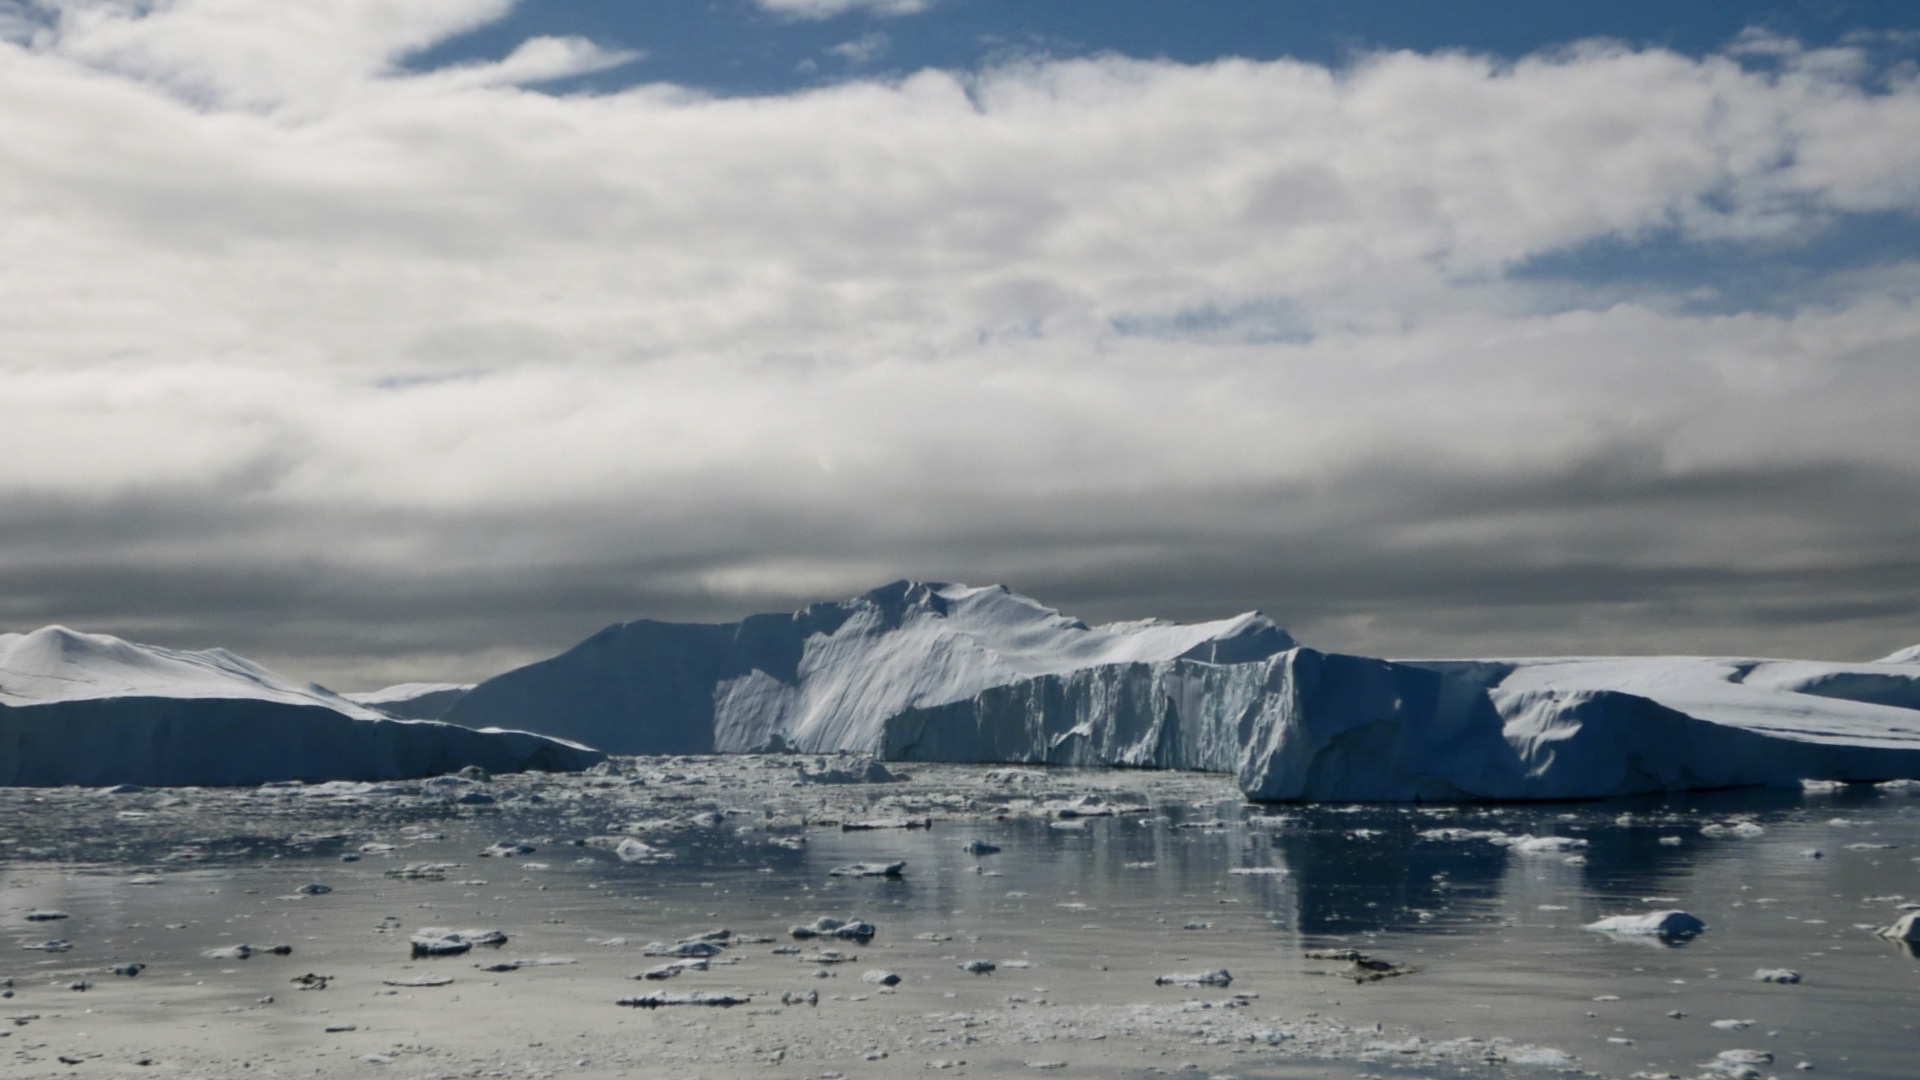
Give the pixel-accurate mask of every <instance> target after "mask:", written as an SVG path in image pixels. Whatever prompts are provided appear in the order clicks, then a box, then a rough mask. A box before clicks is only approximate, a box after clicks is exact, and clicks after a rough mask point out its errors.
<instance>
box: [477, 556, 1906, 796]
mask: <svg viewBox="0 0 1920 1080" xmlns="http://www.w3.org/2000/svg"><path fill="white" fill-rule="evenodd" d="M1898 655H1904V654H1896V656H1898ZM446 717H447V719H449V720H451V721H454V722H457V723H463V724H481V723H485V724H499V725H511V726H516V727H527V728H532V729H535V730H541V731H547V732H551V733H554V734H557V735H561V736H564V737H567V738H572V739H577V740H580V741H582V742H587V743H591V744H594V745H597V746H601V747H603V748H605V749H608V750H613V751H620V752H632V753H686V752H704V751H721V752H730V751H751V750H764V749H785V748H791V749H797V750H803V751H807V752H830V751H835V750H861V751H869V752H873V753H876V754H878V755H879V756H881V757H883V758H887V759H891V760H919V761H977V762H1008V763H1018V762H1034V763H1040V762H1046V763H1055V764H1085V765H1133V766H1141V767H1157V768H1186V769H1202V770H1208V771H1218V772H1231V773H1235V774H1236V775H1237V776H1238V777H1239V780H1240V784H1241V787H1242V789H1243V790H1245V791H1246V793H1247V794H1248V796H1249V797H1251V798H1255V799H1263V800H1301V799H1312V800H1413V799H1420V800H1449V799H1568V798H1597V797H1606V796H1613V795H1626V794H1640V793H1648V792H1659V791H1675V790H1688V789H1697V788H1716V787H1734V786H1742V785H1753V784H1792V783H1796V782H1798V781H1799V780H1801V779H1830V780H1861V781H1865V780H1886V779H1895V778H1902V777H1917V776H1920V665H1915V664H1912V663H1904V662H1899V661H1896V660H1895V658H1889V659H1888V660H1887V661H1882V662H1878V663H1872V664H1825V663H1813V662H1802V661H1766V660H1741V659H1714V658H1692V657H1649V658H1604V659H1582V658H1560V659H1544V660H1541V659H1523V660H1423V661H1387V660H1378V659H1372V658H1367V657H1358V656H1342V655H1339V654H1331V653H1322V652H1319V651H1316V650H1313V649H1309V648H1305V647H1301V646H1299V645H1297V643H1295V642H1294V641H1293V639H1292V638H1291V637H1289V636H1288V635H1287V634H1286V632H1285V631H1283V630H1281V629H1279V628H1278V627H1276V626H1274V625H1273V623H1272V622H1270V621H1269V620H1267V619H1266V618H1265V617H1264V616H1261V615H1258V614H1252V613H1250V614H1247V615H1242V616H1239V617H1237V618H1233V619H1228V620H1223V621H1221V622H1214V623H1202V624H1196V625H1176V624H1170V623H1162V622H1154V621H1148V622H1138V623H1117V624H1112V625H1107V626H1098V627H1089V626H1087V625H1086V624H1085V623H1082V622H1080V621H1079V620H1077V619H1072V618H1068V617H1066V616H1063V615H1061V614H1060V613H1059V612H1056V611H1054V610H1052V609H1050V608H1046V607H1043V606H1041V605H1040V604H1038V603H1036V602H1035V601H1033V600H1030V599H1027V598H1026V597H1022V596H1019V595H1017V594H1015V593H1012V592H1009V591H1008V590H1006V589H1004V588H1000V587H992V588H970V587H967V586H962V585H946V584H922V583H913V582H896V583H894V584H892V585H888V586H885V587H883V588H880V589H876V590H874V591H873V592H870V593H867V594H866V595H864V596H861V597H857V598H855V599H853V600H849V601H844V602H839V603H829V604H815V605H813V606H811V607H808V608H806V609H804V610H802V611H799V612H795V613H793V614H791V615H757V616H752V617H750V618H747V619H745V620H742V621H741V622H738V623H729V624H724V625H706V624H679V623H662V622H653V621H650V620H642V621H638V622H631V623H623V624H620V625H617V626H611V627H608V628H607V629H605V630H603V631H601V632H600V633H598V634H595V635H594V636H593V637H591V638H589V639H587V640H586V641H584V642H582V643H581V644H579V645H578V646H575V647H574V648H573V649H570V650H568V651H567V652H565V653H563V654H561V655H559V656H557V657H554V658H552V659H550V660H546V661H542V662H540V663H537V664H533V665H529V666H527V667H524V668H520V669H518V670H516V671H512V672H508V673H506V674H505V675H502V676H499V677H498V678H495V679H492V680H489V681H487V682H484V683H481V684H480V685H479V686H477V687H475V688H474V689H473V690H471V691H469V692H468V693H466V694H465V695H464V696H462V697H460V698H459V699H458V700H456V701H455V703H454V704H453V706H452V707H451V708H450V709H449V710H448V712H447V714H446Z"/></svg>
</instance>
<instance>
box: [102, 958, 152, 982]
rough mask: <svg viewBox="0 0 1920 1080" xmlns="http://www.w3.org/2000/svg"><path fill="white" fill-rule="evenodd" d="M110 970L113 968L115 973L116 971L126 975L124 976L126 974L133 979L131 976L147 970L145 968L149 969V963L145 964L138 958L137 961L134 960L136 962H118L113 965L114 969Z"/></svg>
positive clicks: (117, 973)
mask: <svg viewBox="0 0 1920 1080" xmlns="http://www.w3.org/2000/svg"><path fill="white" fill-rule="evenodd" d="M110 970H112V972H113V973H114V974H115V975H124V976H126V977H127V978H129V979H131V978H133V977H134V976H135V975H138V974H140V973H141V972H143V971H145V970H147V965H145V964H142V963H140V962H139V961H137V960H136V961H134V962H133V963H131V964H116V965H115V966H114V967H113V968H112V969H110Z"/></svg>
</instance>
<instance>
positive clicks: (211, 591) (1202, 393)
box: [0, 0, 1920, 687]
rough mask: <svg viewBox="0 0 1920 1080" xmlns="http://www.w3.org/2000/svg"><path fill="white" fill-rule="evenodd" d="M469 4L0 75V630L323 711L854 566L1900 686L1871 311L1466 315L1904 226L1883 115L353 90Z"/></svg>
mask: <svg viewBox="0 0 1920 1080" xmlns="http://www.w3.org/2000/svg"><path fill="white" fill-rule="evenodd" d="M502 10H504V5H503V4H502V3H497V2H480V0H473V2H464V3H463V2H456V0H436V2H435V3H430V4H424V5H422V4H404V5H400V4H379V3H373V2H371V0H360V2H358V3H354V4H347V5H334V4H327V5H321V4H312V5H305V4H289V5H275V6H273V7H270V8H258V7H254V6H252V5H228V4H216V3H206V2H201V3H193V2H182V3H176V4H169V5H160V6H152V7H151V8H147V7H138V8H136V7H132V6H129V5H125V4H116V5H105V4H69V5H66V6H63V7H61V8H60V9H59V11H58V17H57V19H55V20H54V21H53V23H52V29H51V30H48V31H46V32H45V33H42V34H39V35H37V36H34V37H32V38H31V39H29V40H27V41H25V42H24V43H23V42H21V41H19V40H15V41H13V42H12V43H0V123H3V124H4V125H5V128H6V130H7V132H8V137H7V139H6V140H4V141H0V212H4V213H5V214H6V217H7V220H8V221H9V228H8V229H7V230H5V231H3V232H0V357H4V358H5V359H4V360H3V361H0V515H3V516H4V519H5V520H7V521H8V522H9V527H8V529H7V530H5V531H4V533H0V566H4V567H6V568H7V570H6V572H5V574H4V575H0V595H3V596H5V597H6V600H5V601H4V602H3V603H0V610H3V611H4V613H5V618H6V621H7V624H8V625H10V626H13V627H18V628H26V627H29V626H32V625H38V624H39V623H42V622H49V621H63V622H69V623H73V624H78V625H85V626H88V627H94V628H100V629H109V630H115V631H117V632H126V633H129V634H131V635H133V636H136V637H145V638H147V639H150V640H160V641H162V642H163V643H178V644H213V643H220V644H227V645H229V646H232V647H235V648H238V649H240V650H242V651H246V652H251V653H258V654H261V655H262V656H264V657H266V658H267V659H270V660H274V661H276V662H279V663H282V664H284V665H286V666H287V667H288V668H289V669H290V670H293V671H295V672H298V673H300V674H303V675H307V676H308V677H316V676H317V677H322V678H324V679H328V680H336V681H340V682H342V683H344V684H346V685H347V686H348V687H351V686H353V685H355V684H357V683H366V682H373V681H378V680H380V679H383V678H387V677H389V676H391V677H396V678H397V677H400V676H404V675H417V676H420V677H440V676H443V675H444V676H471V675H478V674H485V673H487V672H486V670H482V669H485V668H487V667H488V666H489V665H498V664H501V663H504V662H506V661H507V660H508V659H510V658H514V657H524V656H532V655H537V654H539V653H541V652H543V651H547V650H551V649H554V648H557V647H560V646H562V645H564V644H566V643H568V642H569V641H570V640H572V639H573V638H576V637H578V636H581V635H583V634H584V633H585V632H587V631H590V630H591V629H593V628H594V627H595V626H597V625H599V624H600V623H603V622H606V621H611V620H612V619H614V618H622V617H633V616H637V615H641V614H658V615H674V616H682V617H713V616H722V615H728V616H730V615H738V614H741V613H744V612H745V611H748V610H753V609H756V608H761V607H766V606H775V607H781V606H788V605H791V604H796V603H798V602H801V601H804V600H806V599H808V598H810V597H816V596H821V595H839V594H844V593H848V592H851V591H855V590H858V589H861V588H865V587H868V586H870V585H871V584H875V583H878V582H880V581H883V580H886V579H888V578H891V577H896V576H901V575H916V576H926V577H945V578H957V579H961V580H968V579H973V580H980V581H985V580H1006V581H1008V582H1010V583H1011V584H1014V585H1016V586H1019V587H1022V588H1026V589H1029V590H1031V591H1033V592H1034V593H1036V594H1037V595H1040V596H1042V597H1043V598H1046V599H1049V600H1051V601H1054V602H1058V603H1061V604H1063V605H1070V606H1072V607H1073V608H1074V609H1075V610H1076V611H1077V612H1078V613H1082V614H1085V615H1087V616H1089V617H1093V618H1105V617H1135V616H1141V615H1148V614H1164V615H1174V616H1199V615H1207V614H1219V613H1222V612H1225V611H1228V610H1235V609H1239V608H1243V607H1248V606H1261V607H1265V608H1267V609H1269V610H1270V611H1272V613H1273V614H1275V615H1276V617H1278V618H1280V619H1282V620H1283V621H1287V622H1292V623H1294V624H1296V626H1297V627H1298V628H1299V629H1301V630H1302V631H1303V632H1304V633H1305V634H1306V636H1307V638H1308V640H1311V641H1316V642H1319V643H1322V644H1327V645H1331V646H1336V647H1338V646H1348V647H1354V648H1361V647H1365V648H1369V649H1373V650H1376V651H1381V652H1400V653H1407V652H1428V653H1432V652H1448V651H1457V650H1459V649H1465V648H1468V647H1469V646H1471V647H1472V648H1474V649H1476V650H1477V649H1482V648H1485V649H1494V648H1498V649H1501V650H1503V651H1513V650H1521V649H1526V648H1528V647H1529V645H1528V644H1527V643H1529V642H1536V643H1551V644H1552V647H1554V648H1568V649H1577V648H1635V647H1640V646H1642V645H1644V644H1645V643H1648V642H1654V641H1657V642H1659V644H1660V646H1661V647H1663V648H1665V647H1672V648H1680V647H1692V648H1698V649H1702V650H1705V651H1755V650H1760V649H1762V648H1765V649H1769V650H1774V651H1783V652H1800V653H1806V654H1815V655H1847V654H1852V655H1860V656H1871V655H1880V654H1884V653H1885V652H1887V651H1889V650H1890V649H1892V648H1893V647H1895V646H1898V645H1901V644H1910V643H1911V642H1910V641H1908V640H1907V639H1908V638H1913V639H1916V640H1920V622H1917V621H1916V620H1920V590H1916V589H1915V588H1914V587H1913V585H1912V582H1913V581H1914V580H1915V578H1914V577H1913V575H1912V573H1911V570H1912V558H1911V555H1910V554H1909V549H1910V547H1911V537H1912V536H1913V535H1914V527H1915V525H1916V524H1917V523H1916V522H1915V521H1914V520H1913V517H1912V513H1911V512H1910V511H1908V510H1906V509H1903V508H1904V507H1910V506H1914V505H1917V504H1916V503H1915V501H1914V500H1912V499H1911V497H1910V496H1911V494H1912V493H1913V492H1914V491H1915V490H1916V480H1915V478H1916V477H1920V431H1916V429H1915V425H1913V424H1912V422H1911V412H1912V406H1913V403H1914V402H1915V401H1916V400H1920V369H1916V368H1915V366H1914V365H1913V364H1912V363H1911V357H1912V353H1913V348H1914V345H1915V343H1916V342H1920V304H1917V301H1920V265H1916V262H1915V261H1913V260H1899V259H1895V260H1892V261H1883V262H1880V263H1877V264H1874V265H1863V266H1850V267H1845V268H1843V270H1842V271H1839V272H1833V273H1827V274H1823V275H1818V276H1817V277H1816V279H1814V280H1811V281H1809V282H1808V284H1807V285H1806V288H1805V290H1804V291H1803V292H1801V293H1798V294H1791V295H1787V296H1785V297H1775V298H1773V300H1772V301H1771V302H1770V303H1769V305H1768V307H1767V308H1766V309H1765V310H1726V309H1724V308H1721V309H1715V310H1713V311H1710V312H1703V311H1700V310H1698V309H1697V307H1692V306H1689V305H1688V304H1687V303H1685V302H1683V301H1684V297H1681V296H1679V295H1677V294H1676V295H1662V294H1660V293H1659V292H1658V290H1657V289H1655V290H1652V291H1643V292H1636V293H1633V294H1632V295H1631V296H1630V297H1627V298H1623V297H1622V296H1621V295H1620V294H1619V293H1618V291H1617V290H1614V291H1608V292H1607V293H1605V294H1604V299H1597V300H1590V301H1589V300H1583V298H1582V294H1581V293H1580V292H1579V290H1577V289H1575V290H1568V289H1566V288H1564V287H1555V288H1546V287H1543V285H1542V284H1541V283H1540V282H1539V281H1537V280H1532V279H1529V278H1528V277H1527V276H1526V275H1524V274H1519V273H1516V271H1517V269H1519V268H1523V267H1526V266H1529V265H1532V263H1533V262H1534V261H1536V260H1538V259H1540V258H1542V257H1543V256H1548V255H1552V254H1554V253H1559V252H1566V251H1571V250H1578V249H1580V248H1581V246H1582V245H1590V244H1594V243H1597V242H1607V243H1615V244H1621V245H1626V246H1628V247H1629V248H1630V247H1631V246H1632V245H1633V244H1635V243H1639V242H1641V241H1644V240H1646V239H1647V238H1650V237H1657V238H1660V242H1662V243H1669V244H1672V243H1678V244H1703V245H1711V246H1713V247H1714V250H1723V251H1727V252H1730V253H1732V254H1731V255H1730V256H1729V257H1731V258H1744V257H1746V256H1747V255H1748V254H1749V253H1751V252H1764V251H1766V250H1775V249H1778V247H1779V246H1780V245H1783V244H1784V245H1791V244H1794V243H1797V242H1799V241H1798V240H1796V238H1797V237H1806V236H1814V235H1818V234H1820V233H1821V231H1822V230H1824V229H1827V228H1828V227H1829V226H1830V225H1831V223H1833V222H1834V221H1837V220H1848V219H1850V217H1851V216H1855V215H1861V214H1870V213H1871V214H1891V215H1898V216H1902V217H1905V218H1911V217H1912V216H1914V215H1915V214H1916V213H1917V212H1920V180H1917V179H1916V177H1920V83H1917V82H1916V81H1915V79H1914V76H1913V75H1912V74H1911V72H1910V71H1909V70H1907V69H1903V68H1899V67H1897V66H1896V67H1881V66H1875V63H1874V62H1872V61H1871V60H1870V58H1867V57H1865V54H1857V53H1856V54H1847V53H1845V51H1844V50H1842V51H1841V52H1840V53H1834V52H1831V51H1829V52H1823V53H1820V54H1818V55H1813V54H1809V53H1806V52H1802V51H1797V49H1796V48H1795V47H1788V46H1780V47H1772V46H1770V47H1769V48H1770V50H1771V51H1769V52H1767V53H1766V57H1767V62H1766V63H1765V64H1764V65H1755V64H1753V63H1751V62H1749V61H1748V60H1747V59H1745V58H1743V57H1740V56H1732V55H1728V56H1709V57H1706V58H1702V59H1692V58H1688V57H1683V56H1679V55H1676V54H1673V53H1669V52H1664V51H1661V50H1638V51H1636V50H1629V49H1623V48H1616V47H1610V46H1591V47H1581V48H1576V49H1570V50H1566V51H1562V52H1559V53H1555V54H1552V55H1545V56H1536V57H1530V58H1527V59H1524V60H1521V61H1518V62H1513V63H1503V62H1496V61H1493V60H1490V59H1486V58H1480V57H1473V56H1465V55H1452V54H1448V55H1422V54H1414V53H1388V54H1381V55H1377V56H1371V57H1367V58H1365V59H1363V60H1361V61H1359V62H1357V63H1355V64H1354V65H1353V66H1351V67H1349V68H1343V69H1328V68H1325V67H1321V66H1316V65H1312V64H1304V63H1295V62H1287V61H1281V62H1274V63H1252V62H1244V61H1221V62H1218V63H1213V64H1205V65H1181V64H1173V63H1165V62H1143V61H1132V60H1126V59H1123V58H1113V57H1107V58H1098V59H1089V60H1076V61H1065V62H1026V63H1021V64H1018V65H1014V66H1009V67H1003V68H996V69H993V70H989V71H984V72H978V73H949V72H939V71H926V72H920V73H917V74H914V75H911V76H909V77H905V78H901V79H897V80H890V81H868V82H852V83H847V84H842V85H837V86H834V87H830V88H826V89H820V90H814V91H809V92H805V93H797V94H792V95H787V96H780V97H766V98H741V99H726V100H715V99H712V98H708V97H705V96H703V95H699V94H695V93H691V92H688V91H685V90H682V89H679V88H675V87H672V86H661V85H652V86H642V87H637V88H635V89H632V90H628V91H625V92H621V93H617V94H606V95H599V96H589V95H566V96H555V95H550V94H544V93H540V92H538V91H537V89H532V88H530V86H531V85H534V84H537V83H539V82H540V81H542V80H547V79H553V78H559V77H563V76H565V75H568V74H574V73H579V72H584V71H590V70H595V69H597V68H598V67H603V66H605V65H608V64H611V63H616V62H619V61H620V60H622V59H623V58H624V57H623V56H622V55H621V54H613V53H608V52H603V51H601V50H599V49H597V48H595V47H594V46H593V45H591V43H588V42H583V41H579V40H572V39H535V40H534V41H531V42H528V43H527V44H526V45H524V46H522V47H521V48H520V49H519V50H516V51H515V52H514V53H512V54H511V55H510V56H509V57H508V58H507V59H505V60H503V61H501V62H499V63H497V64H493V65H488V66H476V67H454V68H449V69H441V70H437V71H430V72H425V73H420V74H413V73H408V72H405V71H403V70H400V69H399V67H398V66H397V60H398V58H400V57H403V56H405V55H408V54H409V53H410V52H412V51H415V50H418V49H420V48H423V47H425V46H427V45H429V44H431V43H432V42H433V41H435V40H439V39H440V38H443V37H445V36H447V35H450V34H454V33H458V32H461V30H463V29H464V28H469V27H472V26H476V25H479V24H481V23H483V22H484V21H486V20H487V19H490V18H493V17H495V16H497V15H498V14H499V13H500V12H501V11H502ZM1593 295H1594V296H1595V297H1599V296H1602V294H1600V293H1595V294H1593ZM1902 575H1905V576H1902ZM1903 582H1904V584H1902V583H1903ZM1542 647H1544V646H1542ZM403 669H404V670H403Z"/></svg>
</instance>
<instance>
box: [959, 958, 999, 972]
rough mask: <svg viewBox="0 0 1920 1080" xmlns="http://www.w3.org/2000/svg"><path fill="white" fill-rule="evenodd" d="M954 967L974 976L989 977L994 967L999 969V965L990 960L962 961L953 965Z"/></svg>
mask: <svg viewBox="0 0 1920 1080" xmlns="http://www.w3.org/2000/svg"><path fill="white" fill-rule="evenodd" d="M954 967H957V968H959V969H960V970H961V971H966V972H971V973H972V974H975V975H991V974H993V971H994V969H995V968H996V967H999V965H998V964H995V963H994V962H993V961H991V960H963V961H961V962H960V963H958V964H955V965H954Z"/></svg>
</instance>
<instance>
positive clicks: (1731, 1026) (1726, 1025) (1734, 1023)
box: [1712, 1020, 1753, 1031]
mask: <svg viewBox="0 0 1920 1080" xmlns="http://www.w3.org/2000/svg"><path fill="white" fill-rule="evenodd" d="M1712 1026H1714V1027H1716V1028H1719V1029H1720V1030H1721V1031H1745V1030H1747V1029H1748V1028H1750V1027H1752V1026H1753V1021H1752V1020H1715V1021H1713V1022H1712Z"/></svg>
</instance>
